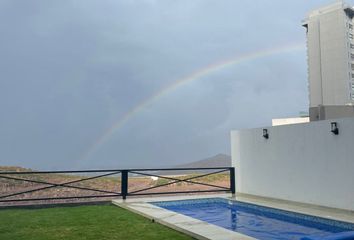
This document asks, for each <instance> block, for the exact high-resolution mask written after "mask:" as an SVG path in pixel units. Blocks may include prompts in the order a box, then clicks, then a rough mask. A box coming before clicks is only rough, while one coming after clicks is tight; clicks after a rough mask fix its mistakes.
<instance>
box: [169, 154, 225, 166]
mask: <svg viewBox="0 0 354 240" xmlns="http://www.w3.org/2000/svg"><path fill="white" fill-rule="evenodd" d="M176 167H177V168H209V167H231V156H229V155H226V154H218V155H215V156H214V157H210V158H206V159H202V160H199V161H196V162H191V163H187V164H182V165H178V166H176Z"/></svg>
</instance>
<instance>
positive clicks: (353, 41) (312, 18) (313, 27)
mask: <svg viewBox="0 0 354 240" xmlns="http://www.w3.org/2000/svg"><path fill="white" fill-rule="evenodd" d="M353 17H354V10H353V8H352V7H350V6H348V5H347V4H345V3H343V2H336V3H334V4H332V5H329V6H326V7H323V8H320V9H317V10H314V11H312V12H311V13H310V14H309V15H308V17H307V18H306V19H305V20H304V21H303V26H304V27H305V28H306V30H307V31H306V34H307V55H308V77H309V98H310V111H309V113H310V119H311V121H314V120H325V119H329V118H340V117H344V116H354V107H353V104H354V26H353V25H354V21H353ZM337 107H338V113H336V112H337V111H336V108H337ZM327 108H330V111H331V112H334V113H335V114H334V115H333V114H331V115H329V114H327V115H326V114H323V113H324V112H326V110H327ZM327 112H329V111H327ZM343 113H344V116H342V114H343Z"/></svg>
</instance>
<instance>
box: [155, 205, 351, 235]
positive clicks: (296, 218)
mask: <svg viewBox="0 0 354 240" xmlns="http://www.w3.org/2000/svg"><path fill="white" fill-rule="evenodd" d="M151 204H154V205H156V206H159V207H162V208H166V209H169V210H172V211H176V212H179V213H182V214H185V215H188V216H191V217H195V218H197V219H200V220H203V221H207V222H210V223H213V224H216V225H219V226H222V227H225V228H227V229H231V230H234V231H239V230H240V229H241V231H240V232H242V231H245V234H248V235H251V234H249V233H250V231H256V232H258V229H257V226H255V225H257V224H259V225H262V226H261V228H262V227H263V229H261V230H260V231H259V232H261V231H263V230H264V229H267V228H270V231H273V233H275V232H276V231H277V233H281V232H285V233H286V234H285V236H286V237H279V238H278V237H277V238H275V237H274V236H271V235H269V234H268V235H267V234H265V237H264V238H262V237H259V236H257V235H256V237H257V238H259V239H301V238H300V236H307V235H306V234H305V233H306V231H308V233H311V234H315V233H316V234H319V233H320V234H323V235H322V236H327V235H328V234H330V233H339V232H345V231H353V230H354V224H353V223H348V222H343V221H336V220H332V219H327V218H322V217H317V216H311V215H306V214H301V213H296V212H291V211H284V210H280V209H275V208H271V207H264V206H260V205H256V204H250V203H245V202H240V201H234V200H229V199H225V198H205V199H193V200H179V201H163V202H152V203H151ZM193 209H196V210H193ZM227 209H229V210H227ZM202 211H206V212H209V213H210V214H209V215H208V214H204V213H203V212H202ZM222 211H224V212H225V213H224V214H223V215H221V214H220V216H219V219H216V218H217V217H216V218H214V219H213V216H212V215H218V214H219V212H222ZM250 216H254V217H253V218H254V219H252V217H251V218H250ZM237 218H239V219H237ZM230 219H232V220H231V221H232V222H230ZM269 219H270V221H269V222H267V221H268V220H269ZM227 221H228V222H227ZM257 221H258V222H257ZM248 223H251V225H252V224H253V225H252V226H251V227H250V228H251V230H249V229H248V230H244V228H247V226H245V225H244V224H246V225H247V224H248ZM283 223H284V225H283ZM267 224H273V225H276V226H275V227H276V228H279V227H280V226H281V225H283V226H284V228H289V226H290V227H294V229H289V230H288V229H280V230H279V229H277V230H274V229H272V227H273V225H269V226H268V225H267ZM301 228H303V229H305V230H304V231H305V233H301V234H300V233H296V232H295V231H297V230H299V229H301ZM311 228H313V229H315V231H313V230H311ZM308 229H310V230H308ZM317 230H320V231H323V232H319V233H318V232H317ZM291 231H294V238H289V236H291ZM299 231H300V230H299ZM301 231H302V230H301ZM256 234H258V233H256ZM325 234H327V235H325ZM251 236H252V235H251ZM254 237H255V236H254Z"/></svg>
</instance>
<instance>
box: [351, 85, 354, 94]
mask: <svg viewBox="0 0 354 240" xmlns="http://www.w3.org/2000/svg"><path fill="white" fill-rule="evenodd" d="M351 85H352V91H353V93H354V83H352V84H351Z"/></svg>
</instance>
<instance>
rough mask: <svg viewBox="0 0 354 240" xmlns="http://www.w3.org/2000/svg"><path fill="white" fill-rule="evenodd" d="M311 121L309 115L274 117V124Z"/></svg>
mask: <svg viewBox="0 0 354 240" xmlns="http://www.w3.org/2000/svg"><path fill="white" fill-rule="evenodd" d="M309 121H310V118H309V117H297V118H274V119H272V126H280V125H289V124H299V123H307V122H309Z"/></svg>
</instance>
